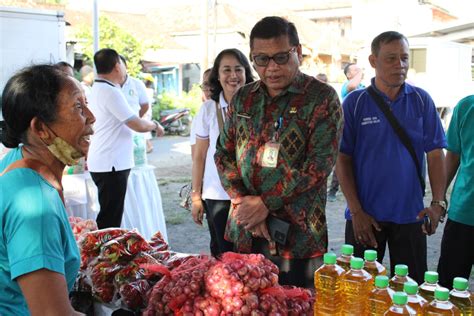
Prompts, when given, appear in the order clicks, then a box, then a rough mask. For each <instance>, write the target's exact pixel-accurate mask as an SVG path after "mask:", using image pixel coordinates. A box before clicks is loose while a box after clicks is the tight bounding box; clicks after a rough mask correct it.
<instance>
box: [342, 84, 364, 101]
mask: <svg viewBox="0 0 474 316" xmlns="http://www.w3.org/2000/svg"><path fill="white" fill-rule="evenodd" d="M348 84H349V80H347V81H346V82H344V83H343V84H342V87H341V99H342V100H343V101H344V99H345V98H346V97H347V95H348V94H349V91H347V85H348ZM364 88H365V86H364V85H363V84H362V83H359V85H358V86H357V88H355V89H354V90H352V91H355V90H359V89H364ZM352 91H351V92H352Z"/></svg>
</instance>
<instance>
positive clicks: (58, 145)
mask: <svg viewBox="0 0 474 316" xmlns="http://www.w3.org/2000/svg"><path fill="white" fill-rule="evenodd" d="M46 126H47V127H48V129H49V130H50V131H51V132H52V133H53V134H54V136H55V137H54V139H53V143H52V144H50V145H48V144H46V143H45V144H46V146H47V147H48V149H49V151H50V152H51V153H52V154H53V156H54V157H56V158H57V159H58V160H59V161H61V162H62V163H63V164H65V165H68V166H75V165H77V164H78V163H79V159H80V158H82V157H84V154H83V153H82V152H80V151H79V150H77V149H76V148H74V147H73V146H72V145H71V144H69V143H68V142H67V141H65V140H64V139H62V138H61V137H59V136H58V135H56V133H55V132H54V131H53V130H52V129H51V128H50V127H49V126H48V125H46ZM43 142H44V141H43Z"/></svg>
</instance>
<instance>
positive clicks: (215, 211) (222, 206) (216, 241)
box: [204, 199, 234, 257]
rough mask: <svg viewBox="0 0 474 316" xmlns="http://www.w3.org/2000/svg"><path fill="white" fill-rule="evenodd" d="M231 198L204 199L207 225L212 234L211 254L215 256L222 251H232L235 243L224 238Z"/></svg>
mask: <svg viewBox="0 0 474 316" xmlns="http://www.w3.org/2000/svg"><path fill="white" fill-rule="evenodd" d="M229 208H230V201H229V200H210V199H206V200H205V201H204V210H205V211H206V219H207V225H208V226H209V233H210V234H211V242H210V248H211V254H212V255H213V256H214V257H218V256H220V255H221V254H222V253H224V252H227V251H232V250H233V249H234V244H233V243H231V242H228V241H227V240H225V239H224V233H225V226H226V224H227V218H228V216H229Z"/></svg>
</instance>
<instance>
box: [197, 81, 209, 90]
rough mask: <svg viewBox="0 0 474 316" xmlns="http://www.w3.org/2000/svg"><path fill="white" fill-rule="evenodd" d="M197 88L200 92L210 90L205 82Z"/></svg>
mask: <svg viewBox="0 0 474 316" xmlns="http://www.w3.org/2000/svg"><path fill="white" fill-rule="evenodd" d="M199 88H201V90H204V91H207V90H210V89H211V85H210V84H209V83H207V82H205V83H203V84H200V85H199Z"/></svg>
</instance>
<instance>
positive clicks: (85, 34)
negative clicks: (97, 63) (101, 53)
mask: <svg viewBox="0 0 474 316" xmlns="http://www.w3.org/2000/svg"><path fill="white" fill-rule="evenodd" d="M91 29H92V28H91V26H90V25H81V26H79V27H78V31H77V32H76V37H77V38H78V39H81V40H83V41H84V44H83V45H84V46H83V51H82V53H83V54H84V55H86V56H87V57H88V58H89V59H91V60H93V57H94V52H93V38H92V30H91ZM99 48H113V49H115V50H116V51H117V52H118V53H119V54H121V55H123V56H124V57H125V59H127V66H128V73H129V74H130V75H131V76H137V75H138V73H139V72H140V70H141V65H140V60H141V58H142V56H143V47H142V45H141V43H140V42H139V41H137V40H136V39H135V37H133V35H131V34H130V33H128V32H127V31H125V30H124V29H122V28H121V27H120V26H118V25H117V24H116V23H115V22H113V21H112V20H110V19H109V18H108V17H106V16H103V15H102V16H100V17H99Z"/></svg>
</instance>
